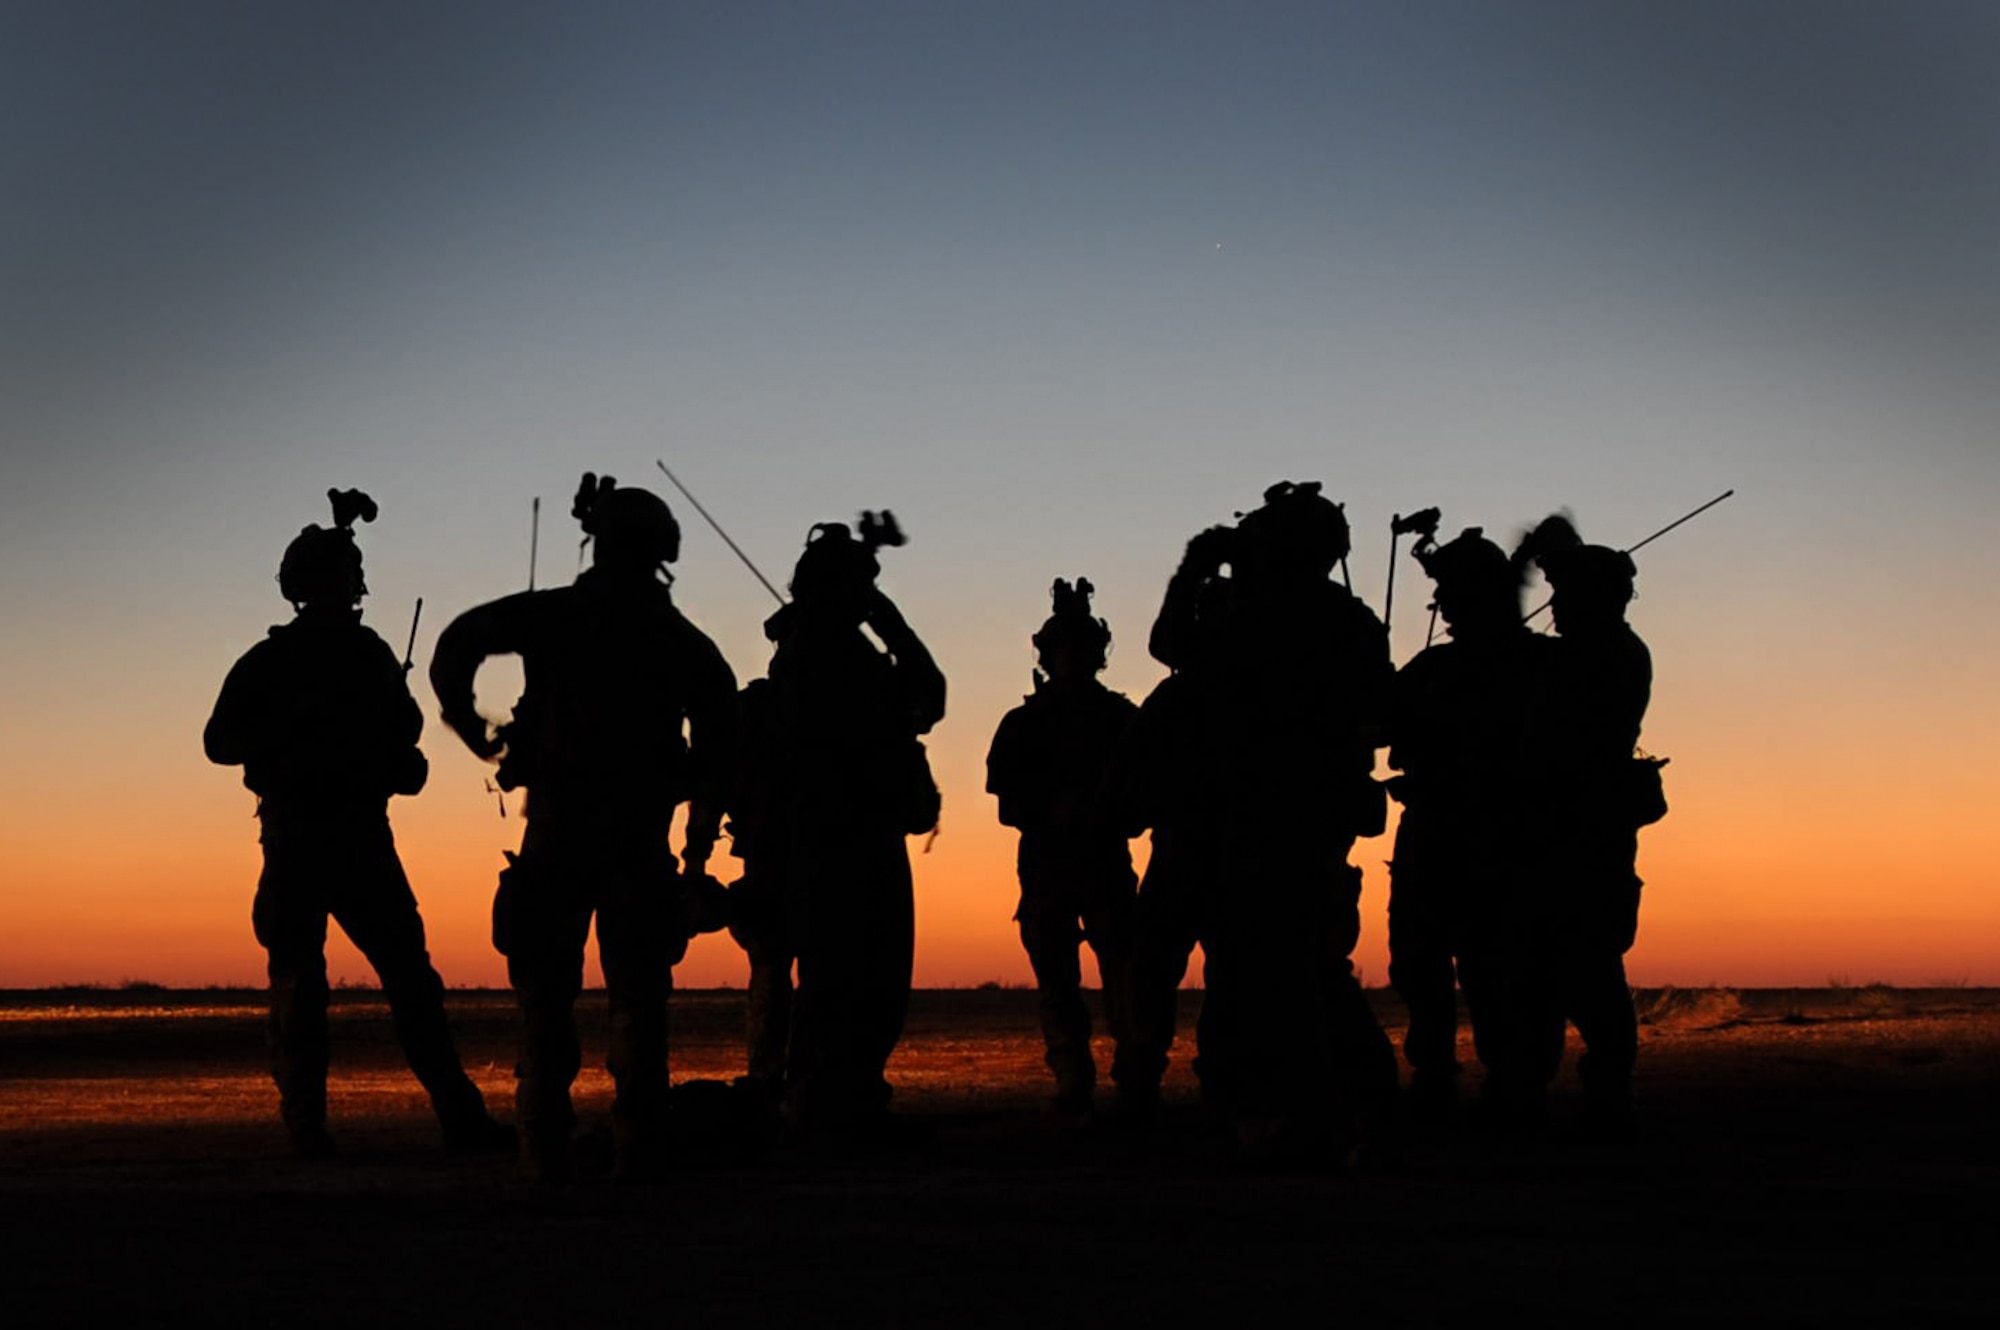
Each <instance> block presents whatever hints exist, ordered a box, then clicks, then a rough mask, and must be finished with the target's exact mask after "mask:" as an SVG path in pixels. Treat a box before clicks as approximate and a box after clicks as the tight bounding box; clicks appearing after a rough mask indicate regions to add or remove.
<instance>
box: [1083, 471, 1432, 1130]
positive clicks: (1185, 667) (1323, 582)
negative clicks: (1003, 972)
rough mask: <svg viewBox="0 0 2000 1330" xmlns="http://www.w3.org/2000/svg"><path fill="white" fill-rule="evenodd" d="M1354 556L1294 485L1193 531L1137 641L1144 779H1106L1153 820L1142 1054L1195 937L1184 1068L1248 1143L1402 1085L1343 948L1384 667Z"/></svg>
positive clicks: (1334, 510)
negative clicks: (1198, 969) (1193, 1009)
mask: <svg viewBox="0 0 2000 1330" xmlns="http://www.w3.org/2000/svg"><path fill="white" fill-rule="evenodd" d="M1347 551H1348V528H1347V519H1346V516H1345V514H1344V513H1343V512H1342V511H1341V509H1340V507H1339V505H1337V504H1335V503H1333V502H1332V501H1330V500H1328V499H1327V498H1325V497H1324V496H1323V495H1322V494H1321V493H1320V486H1319V485H1318V484H1317V483H1310V484H1293V483H1291V482H1289V481H1281V482H1279V483H1278V484H1275V485H1273V486H1271V487H1270V488H1269V489H1267V490H1266V491H1265V492H1264V502H1263V504H1262V505H1261V506H1260V507H1258V508H1257V509H1255V510H1254V511H1252V512H1250V513H1248V514H1245V515H1243V516H1242V517H1241V518H1240V519H1239V521H1238V522H1237V524H1236V525H1235V526H1234V527H1213V528H1210V529H1209V530H1207V531H1204V532H1201V533H1199V534H1198V535H1196V536H1195V537H1194V538H1193V539H1192V540H1190V541H1189V542H1188V546H1187V552H1186V554H1185V556H1184V557H1183V558H1182V561H1181V564H1180V567H1179V569H1178V570H1177V571H1176V572H1175V574H1174V576H1173V578H1172V579H1171V580H1170V581H1169V583H1168V587H1167V594H1166V597H1165V600H1164V601H1163V603H1162V605H1161V608H1160V613H1159V616H1158V618H1157V619H1156V620H1155V622H1154V624H1153V632H1152V636H1151V640H1150V646H1151V649H1152V652H1153V655H1154V657H1155V658H1157V659H1158V660H1159V661H1160V662H1161V663H1162V664H1164V665H1167V666H1168V667H1170V668H1171V669H1172V670H1173V671H1174V673H1173V675H1172V677H1170V678H1169V679H1167V680H1165V681H1163V682H1162V683H1161V684H1160V686H1159V687H1158V688H1156V689H1155V690H1154V692H1153V694H1152V695H1151V696H1149V697H1148V698H1147V701H1146V703H1145V705H1144V706H1143V707H1142V708H1141V712H1140V718H1139V720H1138V722H1137V724H1136V726H1135V730H1134V738H1133V742H1132V743H1131V744H1130V745H1129V746H1128V747H1129V752H1130V757H1129V759H1128V761H1127V762H1126V766H1127V769H1128V770H1132V769H1137V770H1138V771H1140V772H1141V773H1143V774H1142V775H1141V777H1140V778H1139V779H1137V780H1136V781H1135V780H1133V779H1130V778H1123V779H1121V781H1120V784H1121V786H1122V787H1124V789H1125V791H1126V793H1125V794H1124V795H1122V796H1121V797H1123V798H1126V799H1130V800H1132V801H1134V803H1135V804H1136V806H1137V807H1138V808H1139V809H1141V810H1142V811H1141V814H1140V815H1141V816H1142V817H1143V819H1144V820H1145V821H1146V823H1147V824H1148V825H1150V826H1151V827H1152V828H1153V858H1152V861H1151V862H1150V864H1149V865H1148V867H1147V871H1146V877H1145V880H1144V882H1142V884H1141V887H1140V910H1139V925H1140V926H1139V943H1138V953H1137V956H1136V958H1135V961H1134V971H1133V972H1134V978H1135V985H1134V992H1135V1019H1136V1023H1137V1026H1138V1030H1139V1034H1140V1037H1141V1039H1142V1041H1143V1050H1142V1051H1143V1054H1144V1062H1143V1065H1142V1067H1141V1068H1140V1070H1143V1072H1144V1073H1145V1074H1146V1076H1147V1077H1148V1078H1149V1079H1150V1080H1152V1082H1153V1083H1154V1084H1157V1081H1158V1077H1159V1075H1160V1073H1161V1072H1163V1071H1164V1069H1165V1066H1166V1058H1167V1050H1168V1045H1169V1043H1170V1042H1171V1039H1172V1035H1173V1019H1172V1018H1173V1011H1174V1000H1173V990H1174V987H1175V986H1176V985H1177V984H1178V982H1179V980H1180V978H1181V975H1182V973H1183V972H1184V970H1185V967H1186V964H1187V959H1188V954H1189V952H1190V950H1191V949H1192V947H1193V946H1194V944H1195V943H1196V942H1199V943H1200V944H1201V945H1202V947H1203V950H1204V953H1205V956H1206V968H1205V981H1206V990H1207V991H1206V994H1205V996H1204V999H1203V1003H1202V1013H1201V1020H1200V1023H1199V1026H1198V1030H1197V1041H1198V1047H1199V1054H1198V1057H1197V1059H1196V1063H1195V1067H1196V1072H1197V1074H1198V1075H1199V1077H1200V1079H1201V1085H1202V1093H1203V1096H1204V1098H1205V1099H1207V1100H1208V1101H1209V1102H1210V1103H1212V1104H1213V1105H1214V1106H1215V1107H1216V1108H1217V1109H1218V1110H1219V1111H1221V1112H1223V1113H1224V1114H1226V1115H1227V1116H1228V1118H1229V1119H1230V1120H1231V1121H1232V1122H1233V1123H1234V1124H1235V1126H1236V1130H1237V1133H1238V1137H1239V1139H1240V1140H1241V1142H1242V1143H1243V1145H1244V1146H1245V1147H1246V1148H1248V1149H1250V1150H1251V1151H1253V1152H1256V1153H1269V1154H1278V1155H1285V1154H1290V1153H1292V1152H1294V1151H1308V1152H1310V1151H1317V1150H1319V1149H1321V1148H1329V1147H1338V1146H1342V1145H1345V1144H1348V1143H1350V1142H1351V1141H1352V1140H1353V1139H1355V1138H1356V1137H1357V1135H1359V1134H1361V1133H1365V1132H1366V1131H1367V1130H1369V1129H1370V1128H1371V1126H1372V1124H1374V1123H1376V1122H1379V1120H1380V1118H1381V1116H1382V1114H1383V1113H1384V1112H1385V1101H1386V1100H1388V1099H1389V1098H1391V1097H1392V1096H1393V1095H1394V1093H1395V1086H1396V1067H1395V1054H1394V1051H1393V1050H1392V1049H1391V1048H1390V1047H1389V1044H1388V1040H1387V1038H1386V1036H1384V1034H1383V1033H1382V1030H1381V1027H1380V1026H1379V1025H1378V1024H1377V1023H1376V1021H1375V1018H1374V1016H1373V1014H1372V1012H1371V1011H1370V1009H1369V1007H1368V1004H1367V1001H1366V999H1365V997H1364V996H1363V995H1362V992H1361V989H1360V985H1359V983H1358V982H1357V981H1356V979H1355V977H1354V972H1353V967H1352V964H1351V962H1350V961H1349V959H1348V957H1349V954H1350V953H1351V952H1352V950H1353V948H1354V945H1355V942H1356V940H1357V938H1358V936H1359V931H1360V916H1359V912H1358V902H1359V899H1360V893H1361V874H1360V870H1359V869H1357V868H1355V867H1354V866H1353V865H1352V864H1350V863H1349V862H1348V853H1349V850H1350V849H1351V847H1352V846H1353V843H1354V841H1355V839H1356V838H1357V837H1360V836H1369V835H1377V834H1380V832H1381V831H1382V829H1383V818H1384V806H1383V796H1382V793H1381V790H1380V787H1379V786H1378V785H1376V784H1375V782H1374V780H1373V778H1372V776H1371V774H1370V773H1371V770H1372V767H1373V763H1374V750H1375V748H1376V747H1377V746H1379V744H1380V743H1381V740H1382V726H1383V720H1384V716H1385V711H1386V705H1387V700H1388V692H1389V686H1390V682H1391V679H1392V677H1393V676H1392V671H1391V668H1390V664H1389V650H1388V639H1387V635H1386V634H1385V632H1384V631H1383V628H1382V624H1381V621H1380V620H1379V619H1377V618H1376V617H1375V615H1374V614H1373V612H1371V611H1370V610H1369V609H1368V608H1367V607H1366V606H1364V605H1363V604H1362V603H1361V602H1360V601H1359V600H1358V599H1357V598H1356V597H1355V596H1354V595H1353V594H1352V593H1351V592H1350V591H1349V590H1347V588H1346V587H1344V586H1343V585H1341V584H1340V583H1337V582H1334V581H1333V580H1332V573H1333V570H1334V569H1335V568H1336V567H1338V566H1340V565H1341V563H1342V561H1343V560H1344V558H1345V556H1346V554H1347ZM1225 570H1226V573H1225ZM1134 785H1136V786H1138V787H1139V788H1138V792H1137V793H1133V792H1132V787H1133V786H1134Z"/></svg>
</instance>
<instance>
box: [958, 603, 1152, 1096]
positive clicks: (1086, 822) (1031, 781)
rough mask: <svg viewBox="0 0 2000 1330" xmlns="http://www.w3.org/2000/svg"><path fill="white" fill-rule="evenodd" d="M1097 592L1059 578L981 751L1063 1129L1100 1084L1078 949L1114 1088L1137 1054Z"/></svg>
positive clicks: (1122, 837)
mask: <svg viewBox="0 0 2000 1330" xmlns="http://www.w3.org/2000/svg"><path fill="white" fill-rule="evenodd" d="M1093 591H1094V588H1093V587H1092V586H1091V584H1090V583H1089V582H1088V581H1087V580H1085V579H1083V578H1078V579H1076V581H1075V583H1074V584H1072V583H1070V582H1067V581H1063V580H1060V579H1059V580H1057V582H1056V583H1055V585H1054V587H1053V588H1052V589H1051V592H1050V595H1051V599H1052V601H1053V605H1052V613H1051V614H1050V615H1049V617H1048V619H1047V620H1046V621H1045V622H1044V623H1043V624H1042V626H1041V628H1040V630H1039V631H1037V632H1036V633H1035V635H1034V639H1033V641H1034V646H1035V651H1036V655H1037V658H1038V660H1039V662H1040V668H1039V669H1037V670H1036V672H1035V675H1034V682H1035V689H1034V692H1032V693H1030V694H1029V695H1028V696H1027V697H1026V698H1025V699H1024V700H1023V701H1022V703H1021V705H1020V706H1018V707H1015V708H1014V709H1013V710H1012V711H1009V712H1008V713H1007V714H1006V715H1005V716H1004V717H1002V719H1001V721H1000V726H999V728H998V729H997V730H996V731H995V732H994V735H993V744H992V747H991V748H990V749H989V750H988V752H987V755H986V789H987V792H988V793H990V794H992V795H995V796H996V797H997V798H998V799H999V803H1000V821H1001V822H1002V823H1004V824H1005V825H1007V826H1010V827H1013V828H1015V829H1017V830H1018V831H1019V832H1020V833H1021V841H1020V850H1019V854H1018V856H1017V860H1016V865H1017V868H1018V871H1019V874H1020V881H1021V897H1020V905H1019V907H1018V908H1017V909H1016V910H1015V913H1014V919H1015V922H1016V923H1017V924H1018V925H1019V927H1020V933H1021V945H1022V946H1023V947H1024V948H1026V950H1027V953H1028V962H1029V964H1030V966H1031V967H1032V968H1033V970H1034V973H1035V989H1036V993H1037V996H1038V1003H1039V1007H1040V1013H1041V1025H1042V1040H1043V1043H1044V1045H1045V1047H1046V1050H1047V1053H1046V1058H1047V1062H1048V1066H1049V1071H1050V1072H1051V1073H1052V1074H1053V1075H1054V1076H1055V1081H1056V1097H1055V1102H1054V1105H1053V1109H1054V1112H1055V1113H1056V1115H1057V1116H1058V1117H1059V1118H1061V1119H1065V1120H1081V1119H1083V1118H1087V1117H1088V1116H1089V1115H1090V1112H1091V1096H1092V1090H1093V1089H1094V1087H1095V1085H1096V1083H1097V1064H1096V1062H1095V1060H1094V1059H1093V1057H1092V1056H1091V1049H1090V1025H1091V1022H1090V1009H1089V1008H1088V1007H1087V1006H1086V1005H1085V1003H1084V998H1083V993H1082V982H1083V974H1082V968H1081V965H1080V964H1079V959H1078V948H1079V947H1080V946H1081V945H1083V944H1085V943H1088V944H1089V946H1090V949H1091V952H1092V953H1093V954H1094V955H1095V956H1096V958H1097V972H1098V981H1099V988H1100V991H1101V993H1102V995H1103V1002H1104V1016H1105V1023H1106V1025H1107V1026H1109V1027H1110V1032H1111V1035H1112V1038H1113V1040H1114V1053H1113V1058H1112V1064H1111V1078H1112V1081H1113V1082H1114V1083H1115V1084H1121V1085H1122V1084H1123V1083H1125V1082H1127V1081H1132V1080H1134V1079H1135V1076H1134V1073H1133V1069H1132V1067H1131V1065H1130V1063H1131V1060H1132V1058H1133V1057H1134V1055H1135V1053H1136V1051H1137V1050H1136V1047H1135V1046H1134V1044H1133V1040H1132V1029H1131V1021H1130V987H1131V980H1130V974H1129V971H1130V967H1131V957H1132V944H1133V932H1134V928H1135V926H1136V918H1135V916H1136V913H1137V909H1138V879H1137V877H1136V876H1135V875H1134V874H1133V871H1132V847H1131V844H1130V836H1129V833H1128V829H1127V827H1126V825H1125V824H1123V823H1122V822H1121V821H1120V820H1119V819H1118V817H1117V816H1116V813H1115V811H1114V809H1115V804H1114V802H1113V801H1112V800H1110V799H1108V798H1107V797H1106V790H1105V788H1104V786H1105V784H1106V781H1107V779H1108V777H1109V773H1110V770H1111V764H1112V761H1113V758H1114V757H1115V755H1116V753H1117V751H1118V748H1119V746H1120V745H1121V744H1122V743H1123V742H1124V740H1125V736H1126V733H1127V731H1129V730H1130V729H1131V726H1132V721H1133V718H1134V717H1136V716H1137V715H1138V711H1139V708H1138V707H1137V706H1136V705H1134V704H1133V702H1132V701H1131V700H1130V699H1129V698H1127V697H1126V696H1125V695H1124V694H1122V693H1115V692H1113V691H1112V690H1110V689H1109V688H1106V687H1105V686H1104V684H1103V683H1102V682H1101V681H1100V680H1099V679H1098V677H1097V676H1098V675H1099V674H1100V673H1102V672H1103V670H1104V667H1105V661H1106V655H1107V653H1108V651H1109V650H1110V646H1111V627H1110V625H1109V624H1107V623H1106V622H1105V621H1104V620H1102V619H1099V618H1096V617H1095V616H1093V615H1092V614H1091V609H1090V598H1091V595H1092V592H1093Z"/></svg>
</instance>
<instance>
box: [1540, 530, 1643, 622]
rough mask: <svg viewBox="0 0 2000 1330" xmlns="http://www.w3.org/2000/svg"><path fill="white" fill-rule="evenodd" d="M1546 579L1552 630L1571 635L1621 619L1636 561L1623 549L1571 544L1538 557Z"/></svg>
mask: <svg viewBox="0 0 2000 1330" xmlns="http://www.w3.org/2000/svg"><path fill="white" fill-rule="evenodd" d="M1537 562H1538V563H1540V564H1541V568H1542V573H1543V574H1544V575H1545V576H1546V577H1547V578H1548V579H1549V590H1550V591H1551V592H1552V593H1553V594H1552V595H1551V597H1550V600H1549V613H1550V614H1551V615H1552V616H1553V617H1554V619H1555V621H1556V631H1557V632H1559V633H1563V634H1565V635H1569V636H1574V635H1575V634H1577V633H1589V632H1594V631H1598V630H1601V629H1605V628H1610V627H1614V626H1616V625H1618V624H1621V623H1624V622H1625V607H1626V606H1627V605H1629V604H1631V603H1632V592H1633V580H1634V579H1635V578H1637V577H1638V575H1639V569H1638V565H1636V564H1634V563H1633V562H1632V556H1631V555H1629V554H1627V553H1625V552H1624V551H1623V550H1614V549H1611V548H1610V547H1608V546H1605V545H1571V546H1568V547H1566V548H1563V549H1557V550H1550V551H1549V552H1548V553H1546V554H1544V555H1542V556H1541V557H1540V558H1539V559H1538V560H1537Z"/></svg>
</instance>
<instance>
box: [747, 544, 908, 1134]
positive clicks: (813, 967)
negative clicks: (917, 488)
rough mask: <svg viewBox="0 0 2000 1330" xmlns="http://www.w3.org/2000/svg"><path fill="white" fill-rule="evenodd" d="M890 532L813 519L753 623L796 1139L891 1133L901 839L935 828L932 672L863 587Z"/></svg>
mask: <svg viewBox="0 0 2000 1330" xmlns="http://www.w3.org/2000/svg"><path fill="white" fill-rule="evenodd" d="M902 540H903V538H902V533H901V532H900V531H898V530H897V529H896V525H895V519H894V518H893V517H892V516H891V515H890V514H888V513H883V514H881V515H880V518H879V519H878V518H877V517H876V515H875V514H872V513H870V514H864V515H863V518H862V524H861V531H860V535H859V537H857V536H856V535H855V534H854V533H853V532H851V531H850V530H849V528H848V527H846V526H845V525H842V524H840V523H833V522H829V523H823V524H821V525H819V526H816V527H814V528H813V530H812V534H811V536H810V537H809V538H808V540H807V543H806V548H805V552H804V553H803V554H801V555H800V556H799V561H798V565H797V567H796V569H795V570H794V571H793V574H792V581H791V590H792V597H793V599H792V601H791V603H790V604H788V605H786V606H785V607H784V608H782V609H780V610H779V611H778V612H777V613H776V614H774V615H772V616H771V618H770V619H769V620H768V621H767V622H766V624H765V633H766V635H767V636H769V637H770V639H771V640H772V641H773V642H775V643H776V644H777V649H776V651H775V653H774V654H773V656H772V659H771V667H770V674H769V693H768V703H769V711H768V721H767V723H766V726H765V728H764V738H763V741H764V742H765V743H766V744H767V745H768V748H767V750H766V754H765V756H764V757H763V758H761V759H753V760H755V761H759V762H760V764H761V765H762V767H763V769H764V770H765V771H766V772H767V773H768V782H767V793H766V795H765V796H764V797H765V800H766V808H767V811H766V813H765V814H764V816H763V817H762V819H761V822H762V827H761V832H762V836H763V838H764V840H763V845H762V846H761V850H762V852H763V854H764V855H765V856H766V858H765V860H764V862H763V863H756V862H754V861H753V863H752V865H751V868H750V871H753V872H756V873H759V874H761V873H762V872H763V871H764V867H765V864H769V865H772V866H773V868H774V870H775V871H776V872H777V873H778V874H779V875H780V879H781V881H782V883H783V886H782V888H781V898H782V909H783V912H784V918H785V924H784V941H785V942H786V943H788V944H789V945H790V946H792V947H795V948H796V951H797V956H798V974H799V981H798V993H797V998H796V1003H795V1005H794V1008H793V1012H792V1028H791V1040H790V1052H789V1064H788V1078H789V1096H790V1100H791V1107H792V1111H793V1115H794V1119H795V1121H796V1122H797V1123H798V1125H799V1126H800V1127H801V1128H802V1129H803V1130H804V1131H805V1132H807V1133H808V1134H809V1135H822V1136H823V1135H828V1134H833V1135H851V1134H861V1135H867V1134H871V1133H875V1132H879V1131H882V1130H885V1129H887V1128H888V1126H889V1119H888V1117H887V1110H888V1103H889V1096H890V1088H889V1083H888V1081H887V1080H886V1079H885V1078H884V1076H883V1071H884V1069H885V1068H886V1066H887V1065H888V1061H889V1056H890V1054H891V1053H893V1052H894V1051H895V1047H896V1043H897V1040H898V1039H900V1038H901V1037H902V1031H903V1021H904V1018H905V1016H906V1014H907V1012H908V1009H909V999H910V970H911V964H912V961H913V958H914V948H915V929H916V923H915V902H914V899H913V895H912V887H911V880H910V860H909V850H908V847H907V845H906V843H905V838H906V837H907V836H910V835H913V834H917V833H921V832H924V831H928V830H931V829H932V828H933V827H935V826H936V825H937V818H938V794H937V787H936V785H935V784H934V783H933V782H932V780H931V775H930V767H929V764H928V761H927V760H926V758H925V755H924V748H923V744H922V743H921V742H919V740H918V736H919V735H922V734H925V733H927V732H928V731H929V730H930V729H931V727H932V726H933V725H935V724H937V722H938V721H939V720H940V719H942V718H943V716H944V698H945V682H944V676H943V675H942V674H940V673H939V672H938V668H937V665H936V663H935V662H934V661H932V659H931V654H930V652H929V651H928V650H927V649H926V648H925V647H924V644H923V643H922V642H921V641H919V640H918V639H917V635H916V634H915V633H914V632H912V631H911V629H910V626H909V624H908V623H907V622H905V621H904V619H903V616H902V613H901V612H900V611H899V610H898V609H897V608H896V606H895V604H894V603H893V602H892V601H891V600H890V599H889V598H888V597H887V596H886V595H884V594H883V593H882V592H881V591H880V590H879V589H877V587H876V585H875V578H876V575H877V574H878V573H879V571H880V564H879V563H878V562H877V560H876V558H875V551H876V550H877V549H878V548H879V547H880V546H882V545H899V544H901V543H902ZM864 628H865V629H867V630H868V631H869V632H872V633H873V634H874V636H875V638H876V639H878V640H879V641H880V642H881V646H880V647H878V646H877V645H876V644H875V642H872V641H870V640H869V638H868V636H867V634H866V633H864V631H863V629H864ZM884 648H886V650H885V649H884ZM781 958H782V953H780V956H779V959H781Z"/></svg>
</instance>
